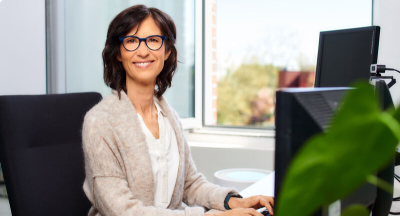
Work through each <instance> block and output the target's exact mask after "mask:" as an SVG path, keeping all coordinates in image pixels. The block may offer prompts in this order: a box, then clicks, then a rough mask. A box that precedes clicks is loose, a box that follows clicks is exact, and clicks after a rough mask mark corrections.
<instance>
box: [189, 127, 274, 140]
mask: <svg viewBox="0 0 400 216" xmlns="http://www.w3.org/2000/svg"><path fill="white" fill-rule="evenodd" d="M190 133H196V134H210V135H225V136H244V137H264V138H275V130H271V129H258V128H257V129H248V128H228V127H202V128H199V129H191V130H190Z"/></svg>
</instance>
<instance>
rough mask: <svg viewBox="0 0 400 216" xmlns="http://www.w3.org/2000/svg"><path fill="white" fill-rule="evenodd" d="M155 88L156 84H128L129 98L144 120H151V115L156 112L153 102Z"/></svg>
mask: <svg viewBox="0 0 400 216" xmlns="http://www.w3.org/2000/svg"><path fill="white" fill-rule="evenodd" d="M154 87H155V83H154V84H153V85H138V84H135V83H131V84H128V83H126V91H127V96H128V98H129V99H130V100H131V102H132V104H133V106H134V107H135V110H136V112H137V113H139V114H140V115H141V116H142V117H143V118H151V115H152V114H153V113H155V111H156V110H155V105H154V101H153V96H154Z"/></svg>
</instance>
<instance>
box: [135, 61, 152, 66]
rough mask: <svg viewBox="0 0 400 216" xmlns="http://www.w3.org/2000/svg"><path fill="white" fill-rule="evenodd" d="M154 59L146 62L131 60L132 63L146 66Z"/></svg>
mask: <svg viewBox="0 0 400 216" xmlns="http://www.w3.org/2000/svg"><path fill="white" fill-rule="evenodd" d="M153 62H154V61H148V62H133V64H135V65H138V66H146V65H149V64H151V63H153Z"/></svg>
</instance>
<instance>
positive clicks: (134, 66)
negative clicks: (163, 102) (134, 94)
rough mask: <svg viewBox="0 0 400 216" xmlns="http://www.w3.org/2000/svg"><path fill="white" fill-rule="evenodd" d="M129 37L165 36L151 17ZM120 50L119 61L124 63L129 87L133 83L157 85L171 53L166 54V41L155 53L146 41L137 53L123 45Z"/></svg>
mask: <svg viewBox="0 0 400 216" xmlns="http://www.w3.org/2000/svg"><path fill="white" fill-rule="evenodd" d="M135 33H136V34H135ZM127 35H134V36H136V37H139V38H146V37H148V36H150V35H161V36H163V35H162V33H161V30H160V29H159V28H158V26H157V25H156V23H155V22H154V19H153V18H152V17H151V16H149V17H147V18H146V19H144V20H143V22H142V23H141V24H140V26H139V29H138V26H135V27H134V28H133V29H132V30H131V31H130V32H129V33H128V34H127ZM119 49H120V53H121V56H119V57H118V61H120V62H122V65H123V67H124V69H125V72H126V84H127V87H128V86H129V85H128V84H129V83H132V82H134V83H138V84H141V85H155V82H156V78H157V76H158V74H160V72H161V70H162V69H163V68H164V61H165V60H167V59H168V57H169V54H170V53H171V51H169V52H168V53H165V41H164V44H163V45H162V47H161V48H160V49H159V50H155V51H154V50H150V49H149V48H148V47H147V46H146V44H145V43H144V41H142V42H141V43H140V46H139V47H138V48H137V49H136V50H135V51H127V50H126V49H125V48H124V46H123V45H122V43H121V45H120V48H119Z"/></svg>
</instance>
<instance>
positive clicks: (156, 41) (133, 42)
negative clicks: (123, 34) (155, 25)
mask: <svg viewBox="0 0 400 216" xmlns="http://www.w3.org/2000/svg"><path fill="white" fill-rule="evenodd" d="M146 44H147V47H148V48H149V49H151V50H158V49H160V48H161V46H162V44H163V41H162V38H161V37H158V36H153V37H149V38H147V40H146ZM124 46H125V48H126V49H127V50H135V49H137V48H138V47H139V39H138V38H135V37H127V38H125V39H124Z"/></svg>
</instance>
